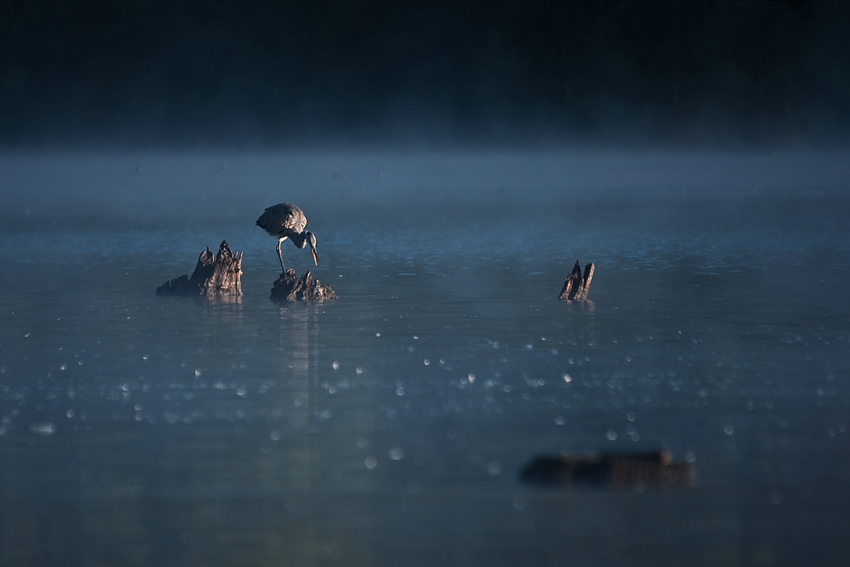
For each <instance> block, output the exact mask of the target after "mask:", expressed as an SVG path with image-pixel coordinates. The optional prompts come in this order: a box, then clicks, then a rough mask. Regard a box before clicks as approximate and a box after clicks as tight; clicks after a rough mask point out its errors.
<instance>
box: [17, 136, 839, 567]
mask: <svg viewBox="0 0 850 567" xmlns="http://www.w3.org/2000/svg"><path fill="white" fill-rule="evenodd" d="M847 163H850V162H848V160H847V156H846V155H844V154H842V153H814V152H808V153H807V152H796V153H795V152H784V153H755V152H753V153H749V154H717V153H714V154H710V153H696V152H693V153H663V152H649V151H644V152H637V151H632V152H613V151H610V152H589V151H585V152H568V151H560V152H554V151H552V152H543V153H532V152H525V153H519V152H518V153H510V152H478V153H474V152H457V153H448V152H446V153H418V154H409V153H408V154H405V153H389V152H387V153H379V152H374V153H330V152H326V153H306V152H305V153H302V154H296V153H265V154H248V153H245V154H227V153H219V154H203V153H198V154H179V153H167V152H151V153H136V154H129V153H128V154H122V153H112V154H107V153H103V154H99V153H65V154H63V153H53V154H49V153H23V152H19V153H6V154H4V155H2V156H0V183H2V185H0V191H2V205H1V206H0V222H2V224H1V225H0V235H2V238H3V241H4V244H5V245H4V264H3V269H2V270H0V420H2V421H0V487H2V488H0V510H2V511H0V525H2V529H0V543H2V545H0V558H2V561H0V562H2V563H4V564H5V563H9V564H15V563H20V562H24V563H27V564H31V565H45V566H46V565H51V566H52V565H59V564H62V565H66V564H68V563H86V564H89V563H92V564H95V563H103V562H109V563H113V564H131V563H132V564H143V565H183V564H187V563H192V564H206V565H234V564H251V565H256V564H264V563H270V564H271V563H275V564H278V563H281V562H292V563H296V564H306V565H337V564H340V565H342V564H344V565H352V564H353V565H387V564H400V563H404V564H409V565H420V564H421V565H433V564H434V563H435V562H441V563H446V564H452V565H479V564H489V565H516V564H526V563H529V562H535V563H538V564H545V565H548V564H551V565H554V564H563V563H567V562H568V563H571V564H578V565H595V564H599V563H600V562H602V563H606V564H617V563H622V562H624V561H627V562H628V563H629V564H636V565H658V564H663V565H683V564H688V565H716V564H718V563H721V562H722V563H724V564H727V563H728V564H733V565H735V564H737V565H751V564H756V563H763V564H767V565H798V564H800V563H801V562H803V561H806V562H813V563H816V564H819V565H844V563H845V562H846V558H847V557H848V556H850V549H848V544H847V542H846V537H845V534H846V526H847V524H848V520H850V516H848V512H847V510H848V509H850V508H848V505H849V504H850V488H848V484H847V471H848V466H850V461H848V457H847V455H848V454H850V452H848V449H850V447H848V443H850V442H849V441H848V436H847V435H848V434H847V427H848V423H847V415H848V405H850V365H848V360H850V357H848V354H850V328H848V321H850V301H848V295H847V294H846V291H845V288H846V281H847V278H848V275H850V231H848V228H847V224H846V220H845V217H846V211H847V210H850V207H848V206H850V202H848V199H849V198H848V195H847V192H846V188H847V182H848V180H849V179H850V170H848V168H847V166H846V164H847ZM281 201H291V202H294V203H296V204H298V205H299V206H300V207H302V208H303V209H304V211H305V213H306V216H307V218H308V220H309V223H308V228H309V229H310V230H311V231H313V232H314V233H315V234H316V236H317V239H318V251H319V257H320V260H321V264H320V265H319V266H318V267H315V266H313V265H312V261H311V260H310V257H309V253H308V252H307V251H306V250H298V249H296V248H295V247H293V246H291V245H289V244H288V243H286V242H285V243H284V245H283V248H282V250H283V255H284V260H285V261H286V263H287V266H288V267H294V268H295V269H296V270H297V271H298V272H299V273H302V272H303V271H304V270H306V269H310V270H312V272H313V274H314V275H315V276H316V277H318V278H319V279H320V280H321V281H322V282H324V283H328V284H330V285H331V286H333V288H334V290H335V291H336V292H337V293H338V294H339V296H340V298H339V300H337V301H336V302H331V303H324V304H320V305H300V304H294V305H279V304H275V303H273V302H271V301H270V300H269V299H268V295H269V291H270V288H271V283H272V280H274V279H275V278H276V277H277V275H278V272H279V265H278V262H277V257H276V253H275V251H274V246H275V242H274V240H273V239H272V238H270V237H268V236H267V235H266V234H265V233H264V232H263V231H262V230H260V229H259V228H257V227H255V226H254V221H255V219H256V218H257V217H258V216H259V215H260V214H261V213H262V211H263V209H264V208H265V207H267V206H269V205H272V204H274V203H277V202H281ZM222 240H227V242H228V243H229V245H230V246H231V248H232V249H233V250H235V251H243V252H244V259H243V265H242V269H243V271H244V275H243V290H244V296H243V297H242V298H241V301H239V302H238V303H217V302H208V301H194V300H184V299H180V298H160V297H156V296H155V294H154V290H155V288H156V287H157V286H159V285H161V284H162V283H164V282H165V281H167V280H169V279H171V278H175V277H177V276H179V275H181V274H183V273H190V272H191V270H192V268H193V267H194V265H195V262H196V259H197V256H198V254H199V253H200V252H201V250H203V249H204V248H205V247H207V246H209V247H210V248H212V249H214V250H215V249H216V248H217V246H218V244H219V243H220V242H221V241H222ZM576 259H579V260H580V261H581V262H582V264H584V263H587V262H594V263H596V274H595V276H594V279H593V283H592V286H591V289H590V294H589V299H590V300H592V303H589V304H584V305H578V304H572V305H570V304H565V303H562V302H560V301H558V300H557V299H556V298H557V295H558V292H559V291H560V288H561V285H562V283H563V280H564V277H565V276H566V275H567V273H568V272H569V270H570V269H571V268H572V265H573V264H574V262H575V261H576ZM661 447H666V448H669V449H670V450H672V452H673V454H674V457H675V459H676V460H677V461H685V462H690V463H692V464H694V465H695V466H696V467H697V468H698V471H699V479H698V482H697V484H696V486H694V487H692V488H683V489H678V490H657V489H652V488H647V487H638V488H637V489H636V490H620V491H618V490H602V489H600V490H595V489H567V490H540V489H534V488H531V487H527V486H523V485H521V484H520V483H519V482H518V473H519V470H520V468H521V467H522V466H523V465H524V464H525V463H526V462H528V461H529V460H530V459H531V458H532V457H533V456H535V455H538V454H541V453H546V454H558V453H559V452H580V453H587V454H599V453H603V452H645V451H651V450H655V449H658V448H661Z"/></svg>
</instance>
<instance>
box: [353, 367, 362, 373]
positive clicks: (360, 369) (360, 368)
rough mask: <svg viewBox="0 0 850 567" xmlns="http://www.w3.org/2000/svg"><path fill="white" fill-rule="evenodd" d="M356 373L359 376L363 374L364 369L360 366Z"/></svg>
mask: <svg viewBox="0 0 850 567" xmlns="http://www.w3.org/2000/svg"><path fill="white" fill-rule="evenodd" d="M354 371H355V372H357V373H358V374H363V368H362V367H360V366H358V367H357V368H356V369H355V370H354Z"/></svg>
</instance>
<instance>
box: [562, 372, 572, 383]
mask: <svg viewBox="0 0 850 567" xmlns="http://www.w3.org/2000/svg"><path fill="white" fill-rule="evenodd" d="M572 381H573V377H572V376H570V375H569V374H564V382H566V383H567V384H569V383H570V382H572Z"/></svg>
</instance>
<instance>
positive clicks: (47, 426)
mask: <svg viewBox="0 0 850 567" xmlns="http://www.w3.org/2000/svg"><path fill="white" fill-rule="evenodd" d="M30 432H31V433H35V434H36V435H53V434H54V433H56V426H55V425H53V424H52V423H50V422H49V421H47V422H44V423H33V424H32V425H30Z"/></svg>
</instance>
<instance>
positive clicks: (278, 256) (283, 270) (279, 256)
mask: <svg viewBox="0 0 850 567" xmlns="http://www.w3.org/2000/svg"><path fill="white" fill-rule="evenodd" d="M281 242H283V240H278V241H277V258H278V260H280V275H283V274H285V273H286V268H284V267H283V256H281V254H280V243H281Z"/></svg>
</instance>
